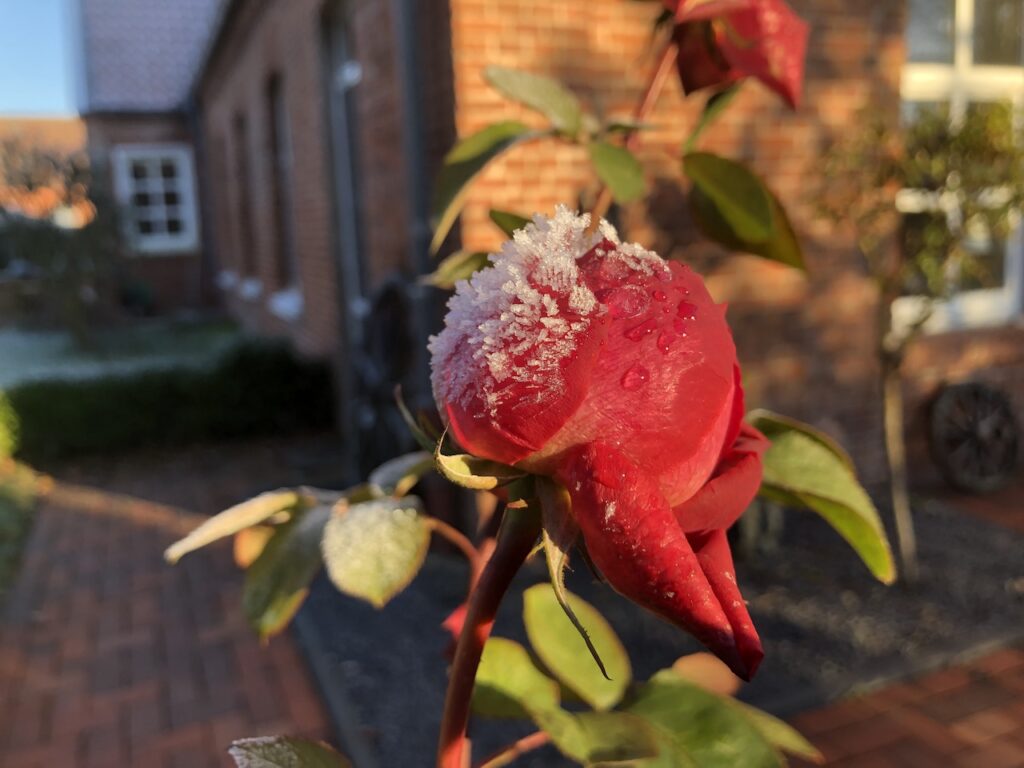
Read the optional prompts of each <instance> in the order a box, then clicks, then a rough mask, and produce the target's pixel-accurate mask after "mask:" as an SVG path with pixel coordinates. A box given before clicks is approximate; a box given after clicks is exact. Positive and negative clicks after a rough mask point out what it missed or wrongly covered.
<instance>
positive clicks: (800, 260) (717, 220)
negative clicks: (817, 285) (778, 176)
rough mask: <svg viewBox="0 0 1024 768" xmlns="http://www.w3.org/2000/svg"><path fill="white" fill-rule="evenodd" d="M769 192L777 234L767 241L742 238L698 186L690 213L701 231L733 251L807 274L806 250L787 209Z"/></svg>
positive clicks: (693, 193)
mask: <svg viewBox="0 0 1024 768" xmlns="http://www.w3.org/2000/svg"><path fill="white" fill-rule="evenodd" d="M765 191H766V192H767V193H768V196H769V201H770V203H771V210H772V232H773V235H772V236H771V237H770V238H768V239H767V240H765V241H763V242H752V241H748V240H744V239H742V238H741V237H739V236H738V235H737V234H736V232H735V230H734V229H733V227H731V226H730V224H729V222H727V221H726V220H725V217H724V216H723V214H722V212H721V210H720V209H719V207H718V206H717V205H716V204H715V202H714V201H713V200H712V199H711V198H710V197H709V196H708V195H707V194H705V193H704V192H703V190H701V189H700V188H699V187H696V186H695V187H694V188H693V190H692V191H691V193H690V211H691V213H692V214H693V218H694V221H695V222H696V223H697V226H698V228H699V229H700V231H701V232H703V233H704V236H705V237H707V238H708V239H709V240H713V241H715V242H716V243H718V244H719V245H722V246H724V247H725V248H728V249H729V250H730V251H736V252H738V253H751V254H753V255H755V256H761V257H762V258H765V259H768V260H769V261H777V262H779V263H780V264H786V265H788V266H790V267H795V268H796V269H800V270H803V271H805V272H806V271H807V266H806V264H805V263H804V255H803V249H802V248H801V246H800V241H799V240H798V239H797V236H796V232H795V231H794V230H793V224H792V223H791V222H790V220H789V216H788V215H786V210H785V209H784V208H783V207H782V203H780V202H779V200H778V198H777V197H775V195H774V194H772V192H771V190H769V189H767V187H766V188H765Z"/></svg>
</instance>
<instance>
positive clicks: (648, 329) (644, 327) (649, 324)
mask: <svg viewBox="0 0 1024 768" xmlns="http://www.w3.org/2000/svg"><path fill="white" fill-rule="evenodd" d="M657 327H658V323H657V321H656V320H655V319H654V318H650V319H648V320H644V321H643V322H642V323H640V325H634V326H633V327H632V328H630V329H629V330H628V331H626V332H625V333H624V334H623V335H624V336H625V337H626V338H627V339H629V340H630V341H640V339H642V338H643V337H644V336H648V335H650V334H651V333H654V329H655V328H657Z"/></svg>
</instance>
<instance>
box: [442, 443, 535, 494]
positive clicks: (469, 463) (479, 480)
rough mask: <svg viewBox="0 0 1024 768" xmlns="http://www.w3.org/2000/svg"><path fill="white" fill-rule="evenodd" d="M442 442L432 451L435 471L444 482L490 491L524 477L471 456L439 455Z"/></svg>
mask: <svg viewBox="0 0 1024 768" xmlns="http://www.w3.org/2000/svg"><path fill="white" fill-rule="evenodd" d="M443 443H444V441H443V440H441V441H440V442H438V444H437V449H436V450H435V451H434V461H435V462H437V470H438V472H440V473H441V474H442V475H443V476H444V478H445V479H446V480H448V481H449V482H452V483H455V484H456V485H459V486H462V487H463V488H469V489H470V490H473V491H491V490H494V489H495V488H497V487H498V486H499V485H505V484H506V483H511V482H512V481H514V480H518V479H520V478H522V477H525V475H526V473H525V472H523V471H522V470H521V469H516V468H515V467H510V466H508V465H507V464H500V463H498V462H496V461H489V460H487V459H481V458H478V457H476V456H472V455H470V454H468V453H456V454H452V455H450V456H449V455H446V454H444V453H441V446H442V444H443Z"/></svg>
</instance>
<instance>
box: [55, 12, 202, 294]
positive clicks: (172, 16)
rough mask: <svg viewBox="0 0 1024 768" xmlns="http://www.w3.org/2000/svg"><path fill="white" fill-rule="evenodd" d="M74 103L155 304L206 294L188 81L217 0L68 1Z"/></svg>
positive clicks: (130, 264)
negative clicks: (73, 52)
mask: <svg viewBox="0 0 1024 768" xmlns="http://www.w3.org/2000/svg"><path fill="white" fill-rule="evenodd" d="M69 3H70V9H71V13H70V16H71V19H72V29H73V41H74V47H75V49H76V56H75V73H76V75H77V78H76V90H77V100H78V111H79V113H80V115H81V117H82V119H83V121H84V123H85V126H86V131H87V136H88V139H87V144H88V151H89V154H90V156H91V158H92V162H93V165H94V167H95V168H96V169H97V170H98V171H99V177H100V179H101V180H102V182H103V183H105V184H106V185H107V186H108V189H107V190H105V191H106V192H108V193H109V194H110V195H111V196H112V197H113V199H114V200H115V201H116V203H117V205H118V206H119V209H120V212H121V215H122V220H123V224H124V235H125V241H126V245H127V246H128V249H129V251H130V253H131V254H132V255H131V258H130V259H129V260H128V261H127V264H126V266H127V268H128V269H129V271H130V274H131V277H132V279H134V280H135V281H137V282H138V283H139V284H140V285H141V286H142V287H143V289H144V290H145V291H146V292H147V293H148V294H150V295H151V296H152V300H153V304H154V306H153V309H154V310H156V311H173V310H177V309H181V308H189V307H198V306H201V305H203V304H204V303H206V301H207V300H208V298H209V292H208V291H207V290H206V283H207V282H208V280H209V279H210V276H211V275H212V270H211V269H210V267H209V265H208V264H207V263H205V262H204V255H205V253H206V251H205V249H204V234H203V231H202V227H201V215H200V194H199V185H198V178H197V171H196V169H197V154H198V152H199V151H200V149H201V147H200V145H199V144H198V143H197V139H198V138H199V137H198V134H197V131H196V130H195V127H196V126H195V118H194V114H195V113H194V110H193V109H192V106H191V99H190V96H191V88H192V83H193V81H194V79H195V76H196V71H197V67H198V64H199V61H200V60H201V56H202V52H203V50H204V46H205V45H206V44H207V40H208V38H209V31H210V29H211V28H212V26H213V24H214V21H215V18H216V15H217V13H218V11H219V8H220V4H221V0H182V1H181V2H175V3H162V2H155V1H152V0H143V1H141V2H140V1H139V0H69Z"/></svg>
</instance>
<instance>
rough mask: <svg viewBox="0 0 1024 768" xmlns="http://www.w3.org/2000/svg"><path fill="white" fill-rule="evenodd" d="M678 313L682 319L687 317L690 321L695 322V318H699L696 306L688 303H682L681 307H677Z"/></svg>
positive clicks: (680, 303)
mask: <svg viewBox="0 0 1024 768" xmlns="http://www.w3.org/2000/svg"><path fill="white" fill-rule="evenodd" d="M676 312H677V313H678V314H679V316H680V317H685V318H688V319H690V320H693V319H694V318H696V317H697V306H696V305H695V304H691V303H690V302H688V301H680V302H679V306H678V307H676Z"/></svg>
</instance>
